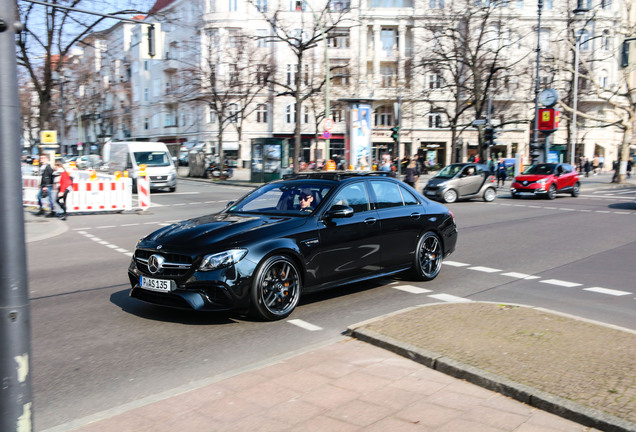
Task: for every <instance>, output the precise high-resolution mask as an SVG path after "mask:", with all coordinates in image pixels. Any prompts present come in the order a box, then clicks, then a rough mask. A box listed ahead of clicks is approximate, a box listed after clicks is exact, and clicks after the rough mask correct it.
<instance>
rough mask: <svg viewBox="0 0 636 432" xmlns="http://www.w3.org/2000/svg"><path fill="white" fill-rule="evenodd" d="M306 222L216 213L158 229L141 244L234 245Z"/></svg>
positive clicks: (293, 219) (197, 247)
mask: <svg viewBox="0 0 636 432" xmlns="http://www.w3.org/2000/svg"><path fill="white" fill-rule="evenodd" d="M305 222H306V218H304V217H285V216H261V215H258V216H254V215H233V214H227V213H217V214H212V215H206V216H201V217H198V218H195V219H189V220H185V221H181V222H178V223H175V224H172V225H170V226H167V227H165V228H161V229H159V230H157V231H155V232H153V233H152V234H150V235H148V236H147V237H145V238H144V239H143V240H142V244H141V246H142V247H155V246H156V245H157V244H161V245H162V246H169V247H174V248H178V249H181V248H184V247H185V248H187V249H190V250H200V248H209V246H210V245H211V244H214V243H225V244H236V243H239V242H241V241H242V240H248V239H254V238H263V237H265V236H267V235H271V234H272V233H275V232H278V231H281V230H290V229H293V228H294V227H297V226H301V225H303V224H304V223H305Z"/></svg>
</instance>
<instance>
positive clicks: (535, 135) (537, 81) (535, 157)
mask: <svg viewBox="0 0 636 432" xmlns="http://www.w3.org/2000/svg"><path fill="white" fill-rule="evenodd" d="M537 6H538V8H537V70H536V77H535V83H534V128H533V129H534V130H533V132H532V142H531V143H530V155H531V157H532V163H533V164H536V163H537V162H539V161H538V157H539V154H538V153H535V152H536V150H537V147H538V145H539V84H540V79H539V70H540V68H541V11H542V10H543V0H539V1H538V4H537ZM547 146H548V144H547V143H546V148H545V154H544V162H545V161H547V158H548V148H547Z"/></svg>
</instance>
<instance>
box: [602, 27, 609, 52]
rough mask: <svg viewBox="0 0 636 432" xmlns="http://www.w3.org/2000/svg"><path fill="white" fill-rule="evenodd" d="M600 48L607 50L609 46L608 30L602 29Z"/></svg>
mask: <svg viewBox="0 0 636 432" xmlns="http://www.w3.org/2000/svg"><path fill="white" fill-rule="evenodd" d="M601 48H602V49H603V50H604V51H609V50H610V48H611V40H610V32H609V30H607V29H606V30H603V37H602V39H601Z"/></svg>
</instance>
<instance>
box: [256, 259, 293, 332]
mask: <svg viewBox="0 0 636 432" xmlns="http://www.w3.org/2000/svg"><path fill="white" fill-rule="evenodd" d="M300 285H301V283H300V273H299V271H298V268H297V267H296V264H294V262H293V261H292V260H291V259H290V258H288V257H286V256H283V255H273V256H271V257H269V258H267V259H266V260H265V261H263V262H262V263H261V264H260V265H259V266H258V268H257V270H256V273H255V276H254V282H253V283H252V292H251V313H252V315H253V316H255V317H256V318H260V319H264V320H268V321H274V320H279V319H283V318H285V317H287V316H289V314H291V313H292V311H293V310H294V308H295V307H296V305H297V304H298V300H299V299H300Z"/></svg>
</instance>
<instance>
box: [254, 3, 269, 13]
mask: <svg viewBox="0 0 636 432" xmlns="http://www.w3.org/2000/svg"><path fill="white" fill-rule="evenodd" d="M256 10H257V11H259V12H267V0H256Z"/></svg>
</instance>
